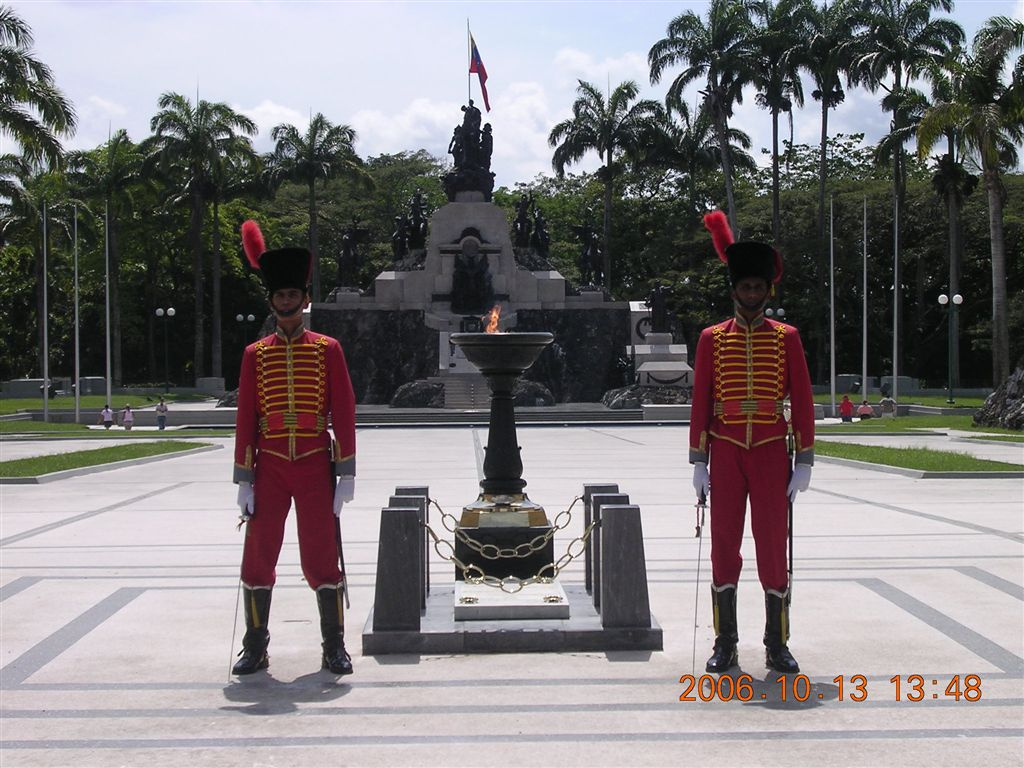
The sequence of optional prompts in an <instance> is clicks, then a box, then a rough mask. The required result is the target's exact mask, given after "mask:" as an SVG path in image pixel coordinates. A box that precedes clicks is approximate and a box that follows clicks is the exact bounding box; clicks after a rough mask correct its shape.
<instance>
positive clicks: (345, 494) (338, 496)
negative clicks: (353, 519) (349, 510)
mask: <svg viewBox="0 0 1024 768" xmlns="http://www.w3.org/2000/svg"><path fill="white" fill-rule="evenodd" d="M355 495H356V479H355V478H354V477H352V475H342V476H341V477H339V478H338V484H337V485H336V486H334V516H335V517H341V507H342V505H343V504H344V503H345V502H346V501H352V499H353V498H355Z"/></svg>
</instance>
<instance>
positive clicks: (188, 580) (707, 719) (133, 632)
mask: <svg viewBox="0 0 1024 768" xmlns="http://www.w3.org/2000/svg"><path fill="white" fill-rule="evenodd" d="M686 435H687V428H686V427H685V426H684V425H676V426H641V425H615V424H608V425H602V426H565V427H561V426H559V427H555V426H548V427H543V426H520V428H519V431H518V437H519V443H520V445H521V446H522V456H523V464H524V478H525V479H526V480H527V482H528V486H527V489H526V491H527V493H528V494H529V496H530V498H531V499H532V500H533V501H535V502H537V503H540V504H543V505H544V506H545V507H546V509H547V511H548V514H549V517H551V518H554V516H555V515H556V514H557V513H558V512H560V511H561V510H563V509H565V508H567V507H568V506H569V505H570V503H571V502H572V500H573V498H574V497H575V496H576V495H577V494H579V493H581V491H582V487H583V485H584V483H617V484H618V485H619V487H620V489H621V491H622V492H624V493H627V494H629V496H630V502H631V503H633V504H637V505H639V506H640V508H641V512H642V521H643V533H644V545H645V559H646V564H647V571H648V581H649V587H650V600H651V610H652V613H653V614H654V616H655V618H656V620H657V622H658V624H659V625H660V626H661V627H662V629H663V631H664V650H663V651H658V652H639V651H634V652H629V651H626V652H614V653H545V654H490V655H458V656H414V655H407V656H378V657H370V656H364V655H363V654H362V652H361V651H362V649H361V641H360V635H361V632H362V628H363V624H364V622H365V620H366V617H367V615H368V613H369V611H370V609H371V608H372V605H373V599H374V578H375V571H376V560H377V539H378V530H379V521H380V509H381V507H382V506H385V505H386V504H387V500H388V496H389V495H391V494H393V493H394V489H395V487H396V486H410V485H412V486H418V485H426V486H429V488H430V493H431V496H432V497H433V498H434V499H435V500H436V501H437V503H438V504H439V505H440V506H441V507H442V508H443V509H445V510H446V511H450V512H453V513H457V512H458V510H459V509H460V507H461V506H462V505H463V504H465V503H467V502H470V501H472V500H473V499H475V498H476V495H477V490H478V487H477V484H478V481H479V478H480V472H481V469H480V468H481V464H482V450H483V449H482V445H483V444H485V443H486V440H487V434H486V430H485V429H482V428H478V427H470V426H463V427H451V428H437V427H433V428H428V427H423V428H367V429H360V430H359V433H358V437H357V440H358V467H359V476H358V484H357V489H356V500H355V501H354V502H352V503H351V504H348V505H346V507H345V510H344V512H343V519H342V525H343V529H344V537H345V546H346V551H345V555H346V560H347V565H348V571H349V579H350V588H351V600H352V606H351V610H350V611H349V612H348V618H347V623H348V628H349V629H348V647H349V650H350V651H351V652H352V655H353V661H354V664H355V674H354V675H352V676H351V677H346V678H343V679H337V678H335V677H333V676H331V675H329V674H327V673H326V672H322V671H320V669H319V666H320V655H319V650H320V649H319V643H320V638H319V627H318V620H317V611H316V604H315V599H314V596H313V594H312V592H311V591H310V590H309V589H308V588H307V587H306V586H305V584H304V583H303V580H302V576H301V572H300V569H299V563H298V550H297V546H296V543H295V532H294V526H293V523H292V522H289V528H288V531H287V533H286V543H285V547H284V550H283V552H282V556H281V561H280V564H279V568H278V586H277V588H276V590H275V593H274V600H273V606H272V610H271V619H270V629H271V635H272V641H271V646H270V655H271V666H270V669H269V670H268V672H267V673H258V674H256V675H253V676H251V677H248V678H245V679H238V678H235V679H231V678H230V676H229V674H228V670H229V665H230V664H231V663H232V661H233V660H234V654H235V653H236V652H237V650H238V646H239V645H240V639H241V631H240V630H239V631H235V630H234V629H233V623H234V622H235V621H236V599H237V594H238V592H237V588H238V579H237V574H238V566H239V558H240V554H241V543H242V534H241V533H240V532H238V531H236V529H235V521H236V516H237V510H236V508H235V506H234V500H235V487H234V486H233V485H232V484H231V483H230V476H231V463H232V457H231V446H230V443H231V441H230V440H229V439H227V438H212V439H210V438H200V439H199V440H201V441H202V442H207V443H215V444H219V445H220V446H222V448H221V449H220V450H214V451H209V452H206V453H200V454H193V455H185V456H176V457H170V458H167V459H165V460H163V461H159V462H155V463H149V464H145V465H139V466H130V467H125V468H119V469H111V470H107V471H101V472H94V473H91V474H83V475H81V476H76V477H70V478H67V479H62V480H58V481H54V482H48V483H43V484H39V485H2V486H0V764H2V765H3V766H4V768H14V766H76V768H87V767H89V766H143V765H145V766H149V767H150V768H157V767H158V766H362V765H367V766H562V765H565V766H634V765H635V766H662V765H664V766H685V765H699V766H760V765H765V766H825V765H827V766H878V765H892V766H897V765H898V766H967V765H971V766H979V765H980V766H986V768H988V767H989V766H1020V765H1021V764H1022V763H1024V480H1022V479H1021V478H1005V479H986V480H977V479H916V478H910V477H903V476H899V475H894V474H888V473H885V472H881V471H874V470H870V469H864V468H857V467H850V466H844V465H839V464H832V463H827V462H826V461H824V460H819V462H818V464H817V465H816V466H815V468H814V475H813V478H812V484H811V489H810V490H809V491H807V492H806V493H803V494H801V495H800V496H799V497H798V500H797V504H796V510H795V524H794V552H795V577H794V586H793V605H792V617H791V618H792V632H793V636H792V639H791V643H790V645H791V648H792V650H793V653H794V655H795V656H796V658H797V659H798V660H799V662H800V667H801V672H802V674H803V675H804V676H805V677H802V678H799V679H793V680H788V681H786V683H785V687H783V685H782V684H780V683H778V682H777V681H776V677H777V675H775V674H769V673H768V672H767V671H766V670H765V668H764V666H763V661H764V656H763V650H762V646H761V633H762V629H763V621H764V613H763V599H762V592H761V589H760V586H759V584H758V583H757V578H756V568H755V563H754V554H753V541H752V540H750V539H749V536H748V538H747V539H745V541H744V554H745V557H746V567H745V569H744V572H743V577H742V579H741V583H740V589H739V626H740V649H739V652H740V663H741V670H742V673H744V674H746V675H749V678H744V679H743V681H742V682H744V683H747V684H748V685H749V686H750V688H749V690H747V689H743V690H742V693H743V694H745V695H743V696H742V698H749V699H750V700H749V701H739V700H737V697H736V696H734V695H733V696H731V698H732V700H725V699H727V698H730V691H729V690H728V688H729V686H727V685H724V684H722V683H720V684H719V686H718V689H717V690H716V691H714V692H712V693H709V689H708V688H707V687H704V688H701V686H699V685H698V686H691V685H690V684H689V683H688V682H687V680H688V679H689V676H690V675H692V674H694V673H696V675H697V677H699V676H700V674H701V671H702V669H703V664H704V661H705V660H706V658H707V656H708V655H709V653H710V650H711V644H712V640H713V630H712V626H711V608H710V600H709V587H708V582H709V577H710V570H709V560H708V555H709V545H710V542H709V540H707V537H705V540H704V541H703V542H701V541H698V540H697V539H696V538H695V537H694V508H693V501H692V496H693V492H692V489H691V488H690V481H689V475H690V472H689V468H688V467H687V466H686V463H685V462H686V459H685V457H686V449H685V444H686ZM167 437H175V438H178V437H182V435H179V434H174V435H167ZM186 437H187V436H186ZM871 440H872V441H875V442H880V443H882V444H887V445H901V444H907V440H908V439H907V438H901V437H900V436H891V437H880V438H871ZM913 440H916V441H920V440H923V441H925V442H926V443H927V444H928V445H930V446H932V447H937V448H947V449H951V450H958V451H963V452H965V453H971V454H974V455H979V456H984V457H990V458H998V459H1000V460H1002V461H1010V462H1013V463H1018V464H1022V465H1024V447H1022V446H1021V445H1020V444H1016V445H1005V444H1002V445H1001V444H991V445H988V444H980V443H977V442H973V441H972V442H957V441H953V440H951V438H950V437H949V436H944V435H935V436H932V437H924V438H914V439H913ZM80 447H82V446H80V445H76V444H75V443H74V442H70V441H68V442H65V441H59V442H46V443H43V442H41V441H40V442H34V441H11V440H5V441H4V442H3V444H2V445H0V449H2V452H3V458H4V459H11V458H17V457H19V456H25V455H35V454H38V453H43V452H50V451H53V450H73V449H77V448H80ZM577 509H578V506H577ZM582 528H583V520H582V513H580V514H578V515H575V514H574V516H573V520H572V522H571V523H570V524H569V525H568V526H567V527H566V529H565V531H560V532H559V534H558V537H557V538H556V544H555V551H556V557H557V556H558V555H559V554H561V552H563V551H564V550H565V548H566V546H567V545H568V543H569V541H570V540H571V539H572V538H573V537H575V536H578V535H579V534H580V533H581V532H582ZM748 534H749V526H748ZM449 538H450V534H449ZM698 552H700V557H701V559H702V562H700V563H699V561H698ZM698 572H699V585H698V583H697V578H698ZM431 579H432V584H433V585H435V586H439V587H440V586H450V585H451V583H452V581H453V568H452V566H451V565H450V564H449V563H447V562H445V561H443V560H441V558H440V557H437V556H434V559H433V560H432V566H431ZM562 581H563V582H564V583H565V584H566V585H568V586H570V587H578V586H579V585H580V584H581V583H582V582H583V568H582V564H581V563H579V562H578V561H574V562H572V563H571V564H569V565H568V566H567V567H566V568H565V570H564V571H563V573H562ZM695 601H696V603H697V605H696V615H697V626H696V628H695V627H694V611H695ZM237 620H238V621H239V622H240V617H238V619H237ZM695 629H696V648H694V633H695ZM233 638H234V642H233V643H232V639H233ZM736 690H737V692H740V689H739V688H737V689H736ZM701 694H703V695H704V697H705V698H707V699H709V700H707V701H702V700H701ZM762 694H763V698H762ZM681 698H682V699H687V698H690V699H693V700H681ZM801 699H802V700H801Z"/></svg>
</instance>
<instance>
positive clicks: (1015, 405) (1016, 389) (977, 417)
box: [974, 357, 1024, 430]
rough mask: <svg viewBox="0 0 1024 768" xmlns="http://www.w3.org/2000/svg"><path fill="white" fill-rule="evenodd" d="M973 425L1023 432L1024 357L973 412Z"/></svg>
mask: <svg viewBox="0 0 1024 768" xmlns="http://www.w3.org/2000/svg"><path fill="white" fill-rule="evenodd" d="M974 423H975V424H977V425H978V426H979V427H1003V428H1004V429H1017V430H1024V357H1022V358H1021V359H1020V361H1019V362H1018V363H1017V367H1016V369H1015V370H1014V371H1013V373H1011V374H1010V375H1009V376H1008V377H1007V379H1006V381H1004V382H1003V383H1002V384H1000V385H999V388H998V389H996V391H995V392H993V393H992V394H991V395H989V396H988V399H987V400H985V404H984V405H983V406H981V408H980V409H979V410H978V411H976V412H975V414H974Z"/></svg>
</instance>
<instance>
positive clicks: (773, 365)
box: [690, 315, 814, 464]
mask: <svg viewBox="0 0 1024 768" xmlns="http://www.w3.org/2000/svg"><path fill="white" fill-rule="evenodd" d="M693 374H694V384H693V398H692V401H691V406H690V463H691V464H693V463H696V462H704V463H707V461H708V443H709V441H710V440H711V439H715V440H728V441H729V442H731V443H735V444H736V445H739V446H742V447H744V448H753V447H754V446H756V445H761V444H763V443H767V442H770V441H772V440H782V439H784V438H785V437H786V432H787V424H786V420H785V416H784V414H783V402H784V401H785V399H786V398H787V397H788V398H789V401H790V411H791V421H792V427H793V436H794V438H795V440H796V462H797V463H798V464H814V401H813V398H812V396H811V377H810V374H809V373H808V371H807V360H806V359H805V358H804V348H803V344H802V343H801V342H800V334H799V332H798V331H797V329H796V328H794V327H793V326H791V325H786V324H785V323H780V322H777V321H775V320H769V319H767V318H766V317H764V316H763V315H761V316H760V317H758V318H757V319H756V320H755V321H754V322H752V323H750V324H749V325H748V324H747V323H746V321H744V320H743V319H742V318H740V317H738V316H737V317H734V318H732V319H730V320H726V321H725V322H722V323H718V324H717V325H713V326H711V327H710V328H705V329H704V331H703V332H702V333H701V335H700V340H699V341H698V342H697V357H696V361H695V363H694V372H693Z"/></svg>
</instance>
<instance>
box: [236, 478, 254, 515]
mask: <svg viewBox="0 0 1024 768" xmlns="http://www.w3.org/2000/svg"><path fill="white" fill-rule="evenodd" d="M237 503H238V509H239V511H240V513H241V516H242V521H243V522H244V521H246V520H248V519H249V518H250V517H252V516H253V515H255V514H256V501H255V500H254V499H253V494H252V483H246V482H241V483H239V484H238V502H237Z"/></svg>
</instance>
